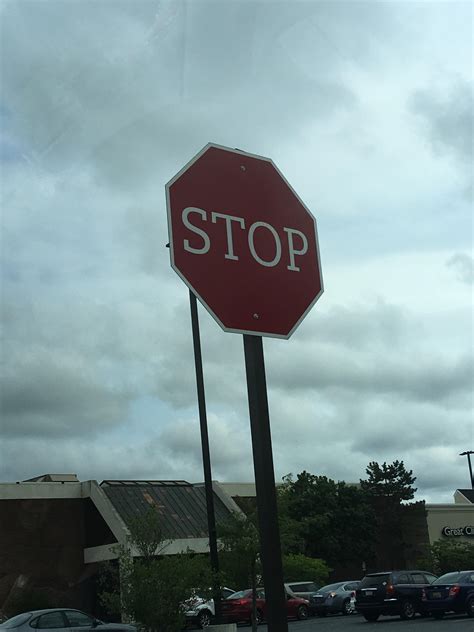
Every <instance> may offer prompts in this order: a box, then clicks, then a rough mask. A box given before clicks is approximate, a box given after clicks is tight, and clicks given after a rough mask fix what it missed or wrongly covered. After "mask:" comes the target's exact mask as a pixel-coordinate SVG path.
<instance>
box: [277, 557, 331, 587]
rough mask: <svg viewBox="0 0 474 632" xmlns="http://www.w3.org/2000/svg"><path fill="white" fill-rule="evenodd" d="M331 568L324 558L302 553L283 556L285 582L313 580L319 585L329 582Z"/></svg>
mask: <svg viewBox="0 0 474 632" xmlns="http://www.w3.org/2000/svg"><path fill="white" fill-rule="evenodd" d="M330 572H331V569H330V568H329V566H328V565H327V564H326V562H325V561H324V560H320V559H317V558H313V557H307V556H306V555H302V554H301V553H296V554H295V553H290V554H288V555H284V556H283V576H284V580H285V582H297V581H311V582H314V583H315V584H317V585H318V586H323V585H324V584H326V583H327V581H328V577H329V573H330Z"/></svg>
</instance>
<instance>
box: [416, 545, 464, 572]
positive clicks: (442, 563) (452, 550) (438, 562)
mask: <svg viewBox="0 0 474 632" xmlns="http://www.w3.org/2000/svg"><path fill="white" fill-rule="evenodd" d="M418 565H419V567H420V568H423V569H425V570H428V571H431V572H433V573H435V574H436V575H444V573H449V572H451V571H459V570H462V569H464V568H474V544H471V543H470V542H459V541H456V540H437V541H436V542H434V543H433V544H432V545H431V546H430V548H429V551H428V553H427V555H426V556H424V557H422V558H420V559H419V560H418Z"/></svg>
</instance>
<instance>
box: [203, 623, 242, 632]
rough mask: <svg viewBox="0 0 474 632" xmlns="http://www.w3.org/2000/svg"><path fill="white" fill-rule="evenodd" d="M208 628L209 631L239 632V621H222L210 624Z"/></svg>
mask: <svg viewBox="0 0 474 632" xmlns="http://www.w3.org/2000/svg"><path fill="white" fill-rule="evenodd" d="M206 630H208V631H209V632H237V623H221V624H219V625H209V626H207V628H206Z"/></svg>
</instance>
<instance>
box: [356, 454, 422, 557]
mask: <svg viewBox="0 0 474 632" xmlns="http://www.w3.org/2000/svg"><path fill="white" fill-rule="evenodd" d="M366 473H367V479H366V480H361V481H360V485H361V489H362V490H363V491H364V492H365V493H366V494H367V496H368V497H369V498H370V501H371V504H372V506H373V509H374V511H375V514H376V517H377V518H376V522H377V532H378V533H377V558H378V562H379V564H381V565H388V566H390V567H391V568H397V567H401V566H403V565H404V564H405V555H404V550H405V543H404V540H403V528H402V523H403V505H402V503H403V502H407V501H409V500H412V499H413V497H414V495H415V492H416V487H413V483H414V482H415V481H416V477H415V476H413V471H412V470H407V469H406V468H405V464H404V463H403V461H393V463H389V464H387V463H386V462H384V463H382V465H379V464H378V463H377V462H376V461H371V462H370V463H369V465H368V466H367V468H366Z"/></svg>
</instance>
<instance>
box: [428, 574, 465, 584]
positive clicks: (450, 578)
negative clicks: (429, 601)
mask: <svg viewBox="0 0 474 632" xmlns="http://www.w3.org/2000/svg"><path fill="white" fill-rule="evenodd" d="M461 575H462V573H446V574H445V575H441V577H438V579H435V580H434V582H433V584H455V583H456V582H458V581H459V580H460V579H461Z"/></svg>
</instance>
